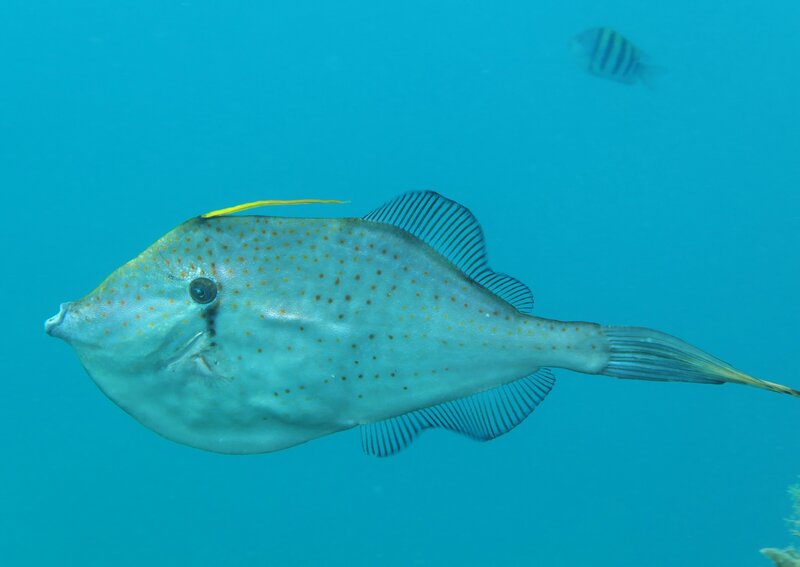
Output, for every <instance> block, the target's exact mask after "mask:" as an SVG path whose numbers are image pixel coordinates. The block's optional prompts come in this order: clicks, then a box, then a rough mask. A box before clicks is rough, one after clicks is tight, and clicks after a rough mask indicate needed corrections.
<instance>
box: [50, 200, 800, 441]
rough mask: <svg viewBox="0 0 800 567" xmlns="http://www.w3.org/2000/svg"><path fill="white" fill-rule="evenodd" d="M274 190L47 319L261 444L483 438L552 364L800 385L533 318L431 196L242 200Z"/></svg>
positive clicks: (210, 216) (200, 422)
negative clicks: (261, 208) (332, 207)
mask: <svg viewBox="0 0 800 567" xmlns="http://www.w3.org/2000/svg"><path fill="white" fill-rule="evenodd" d="M304 202H315V201H313V200H310V201H304ZM265 203H266V204H274V202H260V203H253V204H245V205H240V206H236V207H231V208H229V209H223V210H220V211H214V212H212V213H207V214H205V215H202V216H199V217H195V218H192V219H190V220H188V221H186V222H184V223H183V224H181V225H179V226H178V227H177V228H175V229H173V230H172V231H170V232H168V233H167V234H166V235H165V236H163V237H162V238H161V239H159V240H158V241H156V242H155V243H154V244H152V245H151V246H150V247H149V248H147V249H146V250H145V251H144V252H142V253H141V254H140V255H139V256H137V257H136V258H134V259H133V260H131V261H129V262H128V263H127V264H124V265H123V266H122V267H120V268H118V269H117V270H116V271H114V272H113V273H111V275H109V276H108V278H107V279H106V280H105V281H104V282H102V283H101V284H100V285H99V286H98V287H97V289H95V290H94V291H92V292H91V293H90V294H89V295H87V296H86V297H84V298H83V299H80V300H78V301H75V302H71V303H64V304H62V305H61V309H60V311H59V313H58V314H57V315H55V316H54V317H51V318H50V319H48V320H47V322H46V323H45V330H46V332H47V333H48V334H50V335H52V336H54V337H58V338H61V339H63V340H65V341H66V342H68V343H69V344H70V345H71V346H72V347H73V348H74V349H75V351H76V353H77V355H78V358H79V359H80V361H81V363H82V364H83V366H84V368H85V369H86V371H87V372H88V374H89V375H90V376H91V378H92V379H93V380H94V381H95V382H96V384H97V385H98V386H99V387H100V389H101V390H102V391H103V392H104V393H105V394H106V395H107V396H108V397H109V398H111V400H113V401H114V402H115V403H116V404H118V405H119V406H120V407H121V408H122V409H123V410H125V411H126V412H128V413H129V414H130V415H132V416H133V417H134V418H136V419H137V420H138V421H140V422H141V423H142V424H144V425H145V426H147V427H149V428H150V429H152V430H153V431H155V432H157V433H159V434H161V435H163V436H164V437H167V438H169V439H172V440H174V441H177V442H179V443H184V444H187V445H191V446H193V447H197V448H200V449H206V450H209V451H216V452H220V453H239V454H241V453H262V452H269V451H276V450H279V449H284V448H287V447H291V446H293V445H298V444H300V443H304V442H306V441H309V440H312V439H315V438H318V437H321V436H324V435H328V434H331V433H335V432H338V431H343V430H346V429H350V428H353V427H356V426H360V427H361V432H362V446H363V449H364V451H365V452H367V453H368V454H372V455H376V456H386V455H391V454H394V453H396V452H398V451H399V450H401V449H403V448H404V447H406V446H407V445H408V444H409V443H411V442H412V441H413V440H414V439H415V438H416V437H418V436H419V434H420V433H422V432H423V431H424V430H426V429H431V428H441V429H446V430H450V431H453V432H456V433H460V434H463V435H465V436H467V437H470V438H473V439H477V440H489V439H493V438H496V437H498V436H500V435H502V434H504V433H506V432H508V431H510V430H511V429H513V428H514V427H515V426H517V425H518V424H519V423H520V422H522V421H523V420H524V419H525V418H526V417H527V416H528V415H529V414H530V413H531V412H532V411H533V410H534V409H535V408H536V407H537V406H538V404H539V403H540V402H541V401H542V400H543V399H544V398H545V396H546V395H547V394H548V392H550V390H551V389H552V387H553V384H554V381H555V378H554V376H553V373H552V371H551V370H550V369H553V368H565V369H569V370H573V371H576V372H581V373H585V374H604V375H608V376H612V377H617V378H629V379H640V380H667V381H670V380H674V381H683V382H696V383H703V384H721V383H725V382H730V383H736V384H746V385H750V386H755V387H758V388H763V389H767V390H772V391H774V392H781V393H785V394H790V395H792V396H800V391H798V390H794V389H791V388H788V387H786V386H781V385H779V384H774V383H772V382H767V381H764V380H759V379H757V378H753V377H751V376H749V375H747V374H744V373H742V372H740V371H738V370H736V369H734V368H733V367H731V366H730V365H728V364H726V363H725V362H722V361H721V360H719V359H717V358H715V357H713V356H711V355H709V354H706V353H705V352H703V351H701V350H699V349H697V348H695V347H693V346H691V345H689V344H687V343H685V342H683V341H682V340H680V339H677V338H675V337H672V336H670V335H667V334H665V333H662V332H659V331H655V330H651V329H646V328H641V327H624V326H604V325H600V324H596V323H589V322H582V321H559V320H555V319H545V318H542V317H538V316H534V315H532V314H531V308H532V306H533V298H532V295H531V292H530V290H529V289H528V287H527V286H525V285H524V284H523V283H521V282H519V281H518V280H516V279H514V278H513V277H511V276H508V275H505V274H503V273H500V272H496V271H494V270H492V269H491V268H490V267H489V264H488V263H487V259H486V251H485V246H484V240H483V234H482V231H481V228H480V226H479V225H478V223H477V221H476V219H475V217H474V216H473V215H472V214H471V213H470V211H469V210H467V209H466V208H465V207H463V206H461V205H459V204H457V203H456V202H454V201H451V200H449V199H447V198H445V197H442V196H440V195H439V194H437V193H434V192H413V193H408V194H405V195H402V196H400V197H399V198H397V199H395V200H393V201H391V202H389V203H387V204H385V205H384V206H382V207H380V208H378V209H376V210H374V211H373V212H371V213H369V214H367V215H366V216H364V217H363V218H288V217H280V216H257V215H236V214H234V213H237V212H240V211H243V210H246V209H249V208H252V207H253V206H255V205H260V204H265ZM288 203H295V202H291V201H290V202H288Z"/></svg>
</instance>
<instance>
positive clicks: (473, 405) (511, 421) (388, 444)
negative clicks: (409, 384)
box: [361, 370, 555, 457]
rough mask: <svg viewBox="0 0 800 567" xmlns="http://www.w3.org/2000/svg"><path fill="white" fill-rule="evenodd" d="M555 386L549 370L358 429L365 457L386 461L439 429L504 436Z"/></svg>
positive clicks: (481, 436) (483, 437)
mask: <svg viewBox="0 0 800 567" xmlns="http://www.w3.org/2000/svg"><path fill="white" fill-rule="evenodd" d="M554 384H555V378H554V377H553V374H552V373H551V372H550V371H549V370H540V371H538V372H536V373H535V374H531V375H530V376H526V377H525V378H521V379H520V380H517V381H515V382H512V383H510V384H506V385H504V386H500V387H498V388H494V389H492V390H487V391H486V392H481V393H478V394H474V395H472V396H468V397H466V398H462V399H460V400H454V401H450V402H445V403H443V404H439V405H436V406H432V407H429V408H425V409H421V410H417V411H413V412H410V413H407V414H404V415H400V416H397V417H393V418H391V419H387V420H384V421H379V422H377V423H371V424H368V425H364V426H362V427H361V446H362V448H363V450H364V452H365V453H367V454H369V455H374V456H376V457H388V456H390V455H394V454H396V453H397V452H399V451H401V450H402V449H405V448H406V447H408V446H409V445H410V444H411V442H412V441H414V439H416V438H417V437H418V436H419V435H420V434H421V433H422V432H423V431H425V430H426V429H433V428H441V429H446V430H448V431H452V432H454V433H459V434H461V435H464V436H466V437H469V438H470V439H474V440H476V441H489V440H491V439H495V438H497V437H499V436H501V435H503V434H504V433H508V432H509V431H511V430H512V429H514V428H515V427H516V426H517V425H519V424H520V423H522V421H523V420H524V419H525V418H526V417H528V416H529V415H530V414H531V412H533V410H534V409H536V407H537V406H538V405H539V404H540V403H541V401H542V400H544V398H545V396H547V394H548V393H550V390H551V389H552V388H553V385H554Z"/></svg>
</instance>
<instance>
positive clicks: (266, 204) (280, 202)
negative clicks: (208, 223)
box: [200, 199, 347, 219]
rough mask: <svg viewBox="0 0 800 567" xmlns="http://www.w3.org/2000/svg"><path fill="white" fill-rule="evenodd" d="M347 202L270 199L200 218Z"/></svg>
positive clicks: (219, 210) (211, 213) (237, 206)
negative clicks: (283, 206)
mask: <svg viewBox="0 0 800 567" xmlns="http://www.w3.org/2000/svg"><path fill="white" fill-rule="evenodd" d="M346 202H347V201H339V200H337V199H294V200H281V199H270V200H266V201H253V202H251V203H243V204H241V205H236V206H234V207H227V208H225V209H217V210H216V211H211V212H210V213H206V214H204V215H200V217H201V218H204V219H210V218H213V217H221V216H223V215H232V214H233V213H238V212H241V211H247V210H249V209H255V208H256V207H273V206H277V205H342V204H344V203H346Z"/></svg>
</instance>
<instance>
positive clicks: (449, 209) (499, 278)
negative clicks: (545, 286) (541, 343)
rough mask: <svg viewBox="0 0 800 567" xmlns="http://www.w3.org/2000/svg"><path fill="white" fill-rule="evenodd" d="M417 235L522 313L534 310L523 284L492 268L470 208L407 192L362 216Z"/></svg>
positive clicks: (432, 195) (428, 193)
mask: <svg viewBox="0 0 800 567" xmlns="http://www.w3.org/2000/svg"><path fill="white" fill-rule="evenodd" d="M363 218H364V220H369V221H374V222H380V223H385V224H390V225H392V226H395V227H397V228H400V229H402V230H404V231H405V232H408V233H409V234H412V235H413V236H416V237H417V238H419V239H420V240H422V241H423V242H425V243H426V244H428V245H429V246H431V247H432V248H433V249H434V250H436V251H437V252H439V253H440V254H441V255H442V256H444V257H445V258H447V259H448V260H449V261H450V262H451V263H453V264H454V265H455V266H456V267H457V268H459V269H460V270H461V271H462V272H464V274H465V275H466V276H467V277H469V278H470V279H472V280H473V281H475V282H477V283H479V284H480V285H482V286H483V287H485V288H486V289H488V290H489V291H491V292H492V293H494V294H495V295H497V296H498V297H500V298H502V299H504V300H505V301H507V302H508V303H510V304H511V305H512V306H513V307H515V308H516V309H517V310H518V311H520V312H522V313H530V312H531V310H532V309H533V294H532V293H531V290H530V289H528V286H526V285H525V284H524V283H522V282H520V281H519V280H516V279H514V278H512V277H511V276H508V275H506V274H501V273H499V272H495V271H493V270H492V269H491V268H490V267H489V264H488V262H487V260H486V245H485V244H484V240H483V231H482V230H481V226H480V224H478V221H477V219H475V216H474V215H473V214H472V213H471V212H470V210H469V209H467V208H466V207H464V206H463V205H459V204H458V203H456V202H455V201H451V200H450V199H447V198H446V197H442V196H441V195H439V194H438V193H436V192H434V191H414V192H410V193H404V194H403V195H400V196H399V197H397V198H396V199H394V200H392V201H389V202H388V203H386V204H385V205H383V206H382V207H379V208H378V209H375V210H374V211H372V212H371V213H369V214H368V215H366V216H364V217H363Z"/></svg>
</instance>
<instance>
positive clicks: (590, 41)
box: [572, 28, 650, 84]
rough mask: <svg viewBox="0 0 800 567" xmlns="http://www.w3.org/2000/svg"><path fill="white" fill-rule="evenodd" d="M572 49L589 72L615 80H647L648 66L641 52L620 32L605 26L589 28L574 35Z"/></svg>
mask: <svg viewBox="0 0 800 567" xmlns="http://www.w3.org/2000/svg"><path fill="white" fill-rule="evenodd" d="M572 50H573V52H574V53H575V55H576V57H577V58H578V62H579V63H580V66H581V67H582V68H583V69H584V70H585V71H586V72H588V73H589V74H591V75H595V76H597V77H602V78H604V79H610V80H612V81H617V82H619V83H627V84H634V83H637V82H640V81H641V82H645V83H646V82H647V81H646V79H647V72H648V70H649V69H650V68H649V67H648V66H647V65H645V64H644V63H643V62H642V53H641V52H640V51H639V50H638V49H637V48H636V46H635V45H634V44H633V43H631V42H630V41H629V40H628V39H626V38H625V37H623V35H622V34H620V33H619V32H616V31H614V30H612V29H609V28H592V29H590V30H586V31H585V32H582V33H580V34H578V35H577V36H575V38H574V39H573V40H572Z"/></svg>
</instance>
